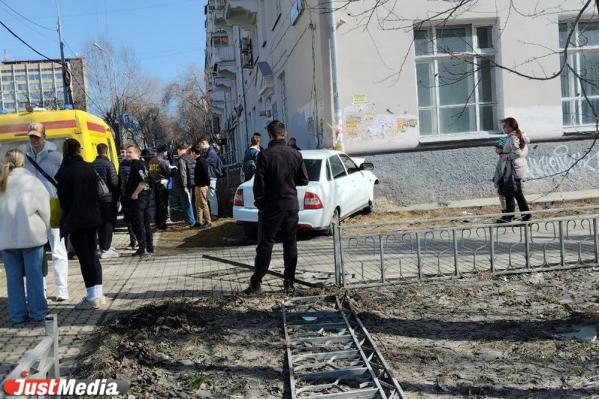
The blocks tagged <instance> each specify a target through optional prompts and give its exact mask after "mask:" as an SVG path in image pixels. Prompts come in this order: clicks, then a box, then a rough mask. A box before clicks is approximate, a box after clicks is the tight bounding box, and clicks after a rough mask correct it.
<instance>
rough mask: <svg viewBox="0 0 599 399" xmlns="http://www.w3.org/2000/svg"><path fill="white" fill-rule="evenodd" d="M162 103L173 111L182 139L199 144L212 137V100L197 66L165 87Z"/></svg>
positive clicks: (187, 70) (189, 68) (188, 69)
mask: <svg viewBox="0 0 599 399" xmlns="http://www.w3.org/2000/svg"><path fill="white" fill-rule="evenodd" d="M162 101H163V104H164V105H165V106H168V107H169V108H171V109H172V111H173V113H174V118H175V124H176V126H177V128H178V130H179V132H180V136H181V139H183V140H185V141H188V142H190V143H197V141H198V139H199V138H200V137H202V136H208V135H210V133H211V131H210V112H209V101H210V100H209V97H208V96H207V95H206V93H205V91H204V79H203V74H202V72H201V71H200V69H199V68H198V67H197V66H196V65H190V66H188V67H187V69H186V70H185V72H184V73H183V74H182V75H181V76H180V78H179V79H177V80H175V81H173V82H170V83H169V84H168V85H167V86H166V87H165V89H164V95H163V98H162Z"/></svg>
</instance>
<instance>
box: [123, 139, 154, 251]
mask: <svg viewBox="0 0 599 399" xmlns="http://www.w3.org/2000/svg"><path fill="white" fill-rule="evenodd" d="M127 158H128V159H130V160H131V170H130V172H129V178H128V179H127V185H126V187H125V195H126V196H127V198H128V200H129V204H130V211H129V213H130V215H131V224H132V225H133V231H134V232H135V236H136V237H137V241H138V243H139V248H138V249H137V251H136V252H135V253H134V254H133V255H134V256H140V257H141V258H147V257H148V256H149V254H153V253H154V240H153V237H152V229H151V227H150V201H151V198H152V192H151V189H150V177H149V174H148V168H147V167H146V164H145V162H144V161H142V160H141V159H140V151H139V147H138V146H136V145H135V144H129V145H128V146H127Z"/></svg>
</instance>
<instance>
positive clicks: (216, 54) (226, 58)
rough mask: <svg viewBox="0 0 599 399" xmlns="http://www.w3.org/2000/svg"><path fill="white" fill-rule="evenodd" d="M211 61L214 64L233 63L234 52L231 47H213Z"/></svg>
mask: <svg viewBox="0 0 599 399" xmlns="http://www.w3.org/2000/svg"><path fill="white" fill-rule="evenodd" d="M212 61H213V62H214V63H216V64H220V63H223V62H235V50H234V48H233V46H222V47H213V48H212Z"/></svg>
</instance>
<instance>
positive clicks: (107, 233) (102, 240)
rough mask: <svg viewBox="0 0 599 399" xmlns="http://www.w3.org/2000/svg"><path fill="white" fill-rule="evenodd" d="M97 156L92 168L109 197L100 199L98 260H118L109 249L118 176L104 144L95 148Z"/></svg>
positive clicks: (114, 221)
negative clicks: (104, 186)
mask: <svg viewBox="0 0 599 399" xmlns="http://www.w3.org/2000/svg"><path fill="white" fill-rule="evenodd" d="M96 150H97V151H98V156H97V157H96V159H95V160H94V162H92V167H93V168H94V170H95V171H96V173H97V175H98V176H99V177H100V178H101V179H102V180H103V181H104V183H106V186H108V190H110V194H111V195H110V196H109V197H107V198H100V203H99V205H100V219H101V222H100V223H101V224H100V227H98V244H99V247H100V258H102V259H107V258H118V257H119V254H118V253H117V252H116V251H115V250H114V249H112V248H111V244H112V232H113V230H114V224H115V223H116V211H117V209H116V201H117V199H118V190H119V176H118V175H117V174H116V168H115V167H114V164H113V163H112V162H111V161H110V159H108V146H107V145H106V144H104V143H101V144H98V145H97V146H96Z"/></svg>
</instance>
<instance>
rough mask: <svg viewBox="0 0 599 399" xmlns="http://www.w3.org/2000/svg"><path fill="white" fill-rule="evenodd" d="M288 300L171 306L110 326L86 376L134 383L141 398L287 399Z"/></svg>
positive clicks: (82, 372) (83, 363)
mask: <svg viewBox="0 0 599 399" xmlns="http://www.w3.org/2000/svg"><path fill="white" fill-rule="evenodd" d="M281 300H282V297H281V296H280V295H279V296H277V295H272V296H269V297H268V300H264V298H243V297H235V298H228V299H226V300H213V299H203V300H200V301H193V302H192V301H185V300H183V301H177V302H175V301H168V302H159V303H156V304H153V305H149V306H145V307H143V308H140V309H138V310H134V311H132V312H131V313H127V314H125V315H121V316H119V317H116V318H113V319H112V320H111V321H108V322H107V323H106V324H105V325H104V326H102V327H101V328H100V329H99V331H98V332H97V333H96V336H95V337H94V339H92V340H91V341H90V342H88V343H87V345H86V349H85V352H84V354H83V355H82V356H81V358H80V360H79V362H78V364H79V367H78V369H77V370H76V371H75V375H76V376H77V377H79V378H119V379H124V380H127V381H130V382H131V389H130V391H129V395H133V396H134V397H135V398H281V397H283V390H284V378H283V368H282V365H283V364H284V363H283V361H284V350H285V343H284V340H283V339H282V335H281V318H280V315H281V312H280V302H281Z"/></svg>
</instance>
